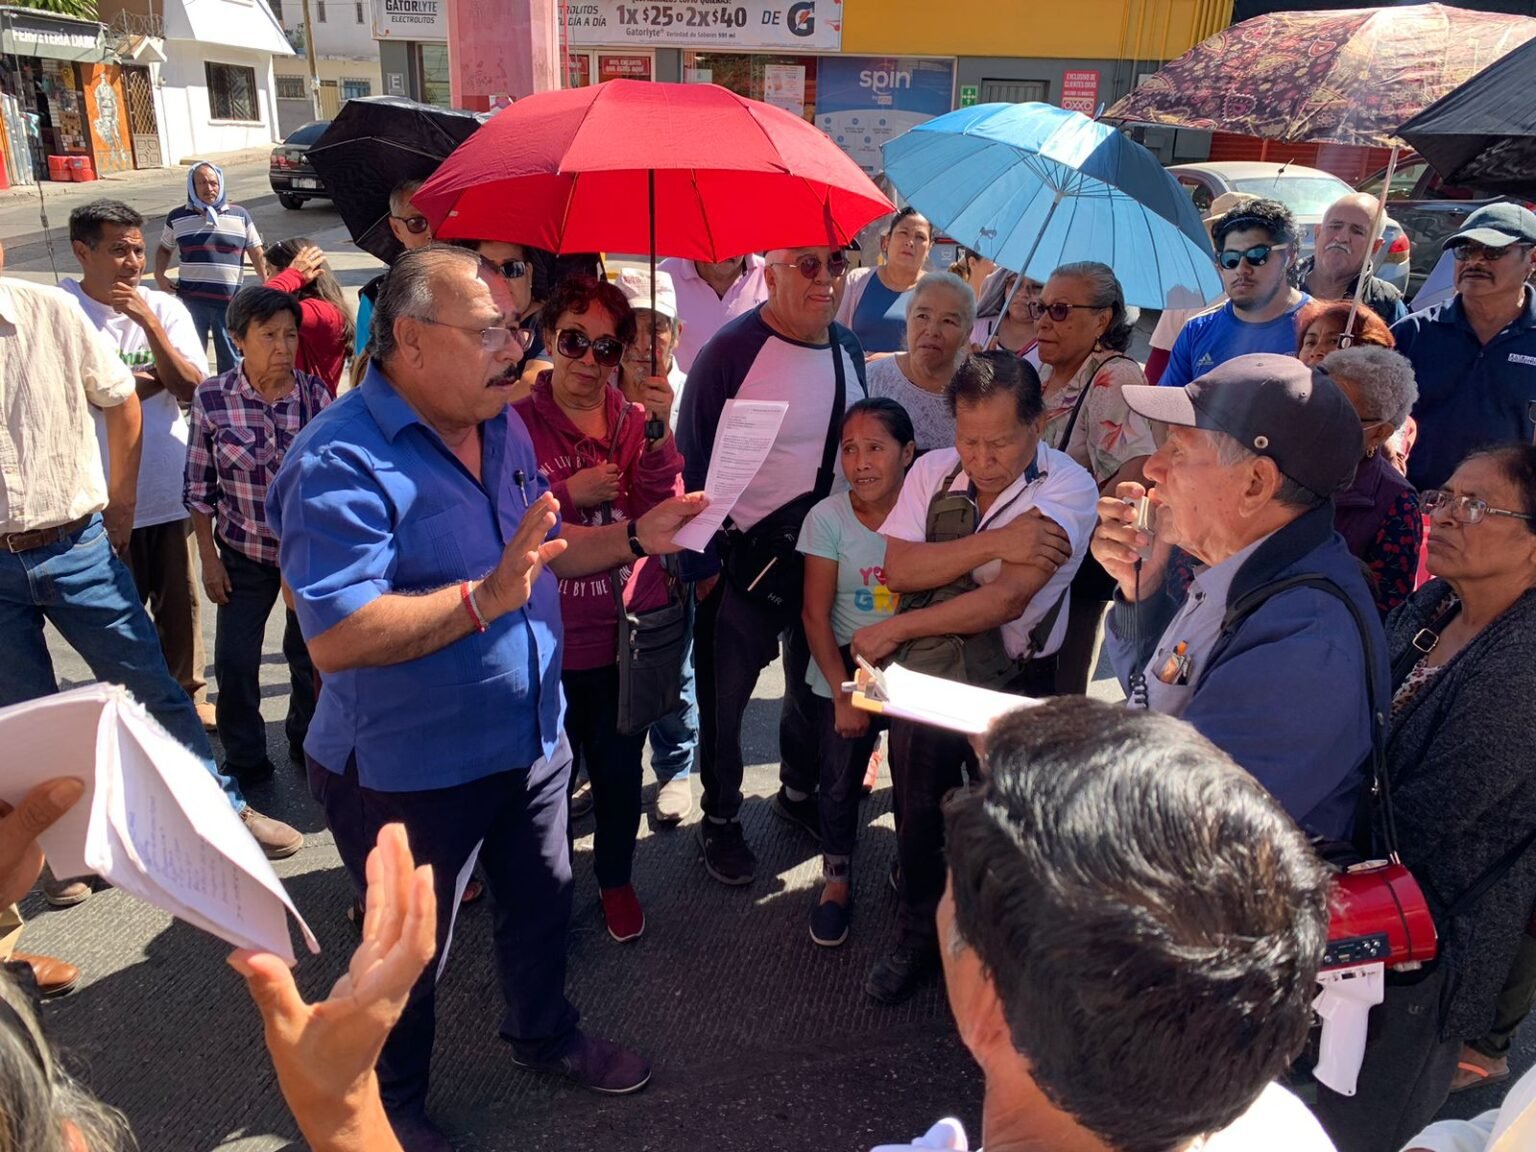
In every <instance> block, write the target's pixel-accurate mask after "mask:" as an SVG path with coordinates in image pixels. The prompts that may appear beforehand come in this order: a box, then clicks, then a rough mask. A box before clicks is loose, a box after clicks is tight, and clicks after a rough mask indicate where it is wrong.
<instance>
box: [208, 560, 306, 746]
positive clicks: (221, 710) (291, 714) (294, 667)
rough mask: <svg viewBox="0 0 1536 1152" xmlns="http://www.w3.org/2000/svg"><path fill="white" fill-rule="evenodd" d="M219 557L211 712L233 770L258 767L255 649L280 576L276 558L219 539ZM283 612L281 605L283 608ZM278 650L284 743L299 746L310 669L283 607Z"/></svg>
mask: <svg viewBox="0 0 1536 1152" xmlns="http://www.w3.org/2000/svg"><path fill="white" fill-rule="evenodd" d="M219 557H220V559H222V560H223V561H224V570H225V571H226V572H228V573H229V584H230V593H229V603H228V604H220V605H218V606H217V613H218V615H217V618H216V628H215V632H214V639H213V674H214V677H215V678H216V679H217V680H218V682H219V698H218V700H217V701H216V702H215V705H214V716H215V718H216V719H217V721H218V725H219V740H220V742H221V743H222V744H223V745H224V761H225V763H226V764H228V765H229V767H230V768H231V769H233V770H235V771H236V772H239V771H241V770H244V769H252V768H260V767H261V766H262V764H264V763H265V762H266V760H267V725H266V722H265V721H264V720H262V718H261V652H262V645H263V641H264V639H265V637H266V631H267V617H269V616H270V615H272V607H273V605H275V604H276V603H277V601H278V598H279V597H281V596H282V592H283V577H282V573H281V572H280V571H279V570H278V567H277V565H276V564H263V563H261V562H260V561H258V560H252V559H251V558H250V557H249V556H247V555H245V554H244V553H243V552H240V551H239V550H238V549H235V548H231V547H230V546H229V545H228V544H226V543H224V541H222V540H220V541H219ZM284 611H285V612H287V609H286V608H285V609H284ZM283 656H284V658H285V659H286V660H287V661H288V684H289V693H288V719H287V722H286V724H285V728H286V731H287V736H288V745H289V747H291V748H293V749H294V750H295V751H298V750H300V749H302V748H303V747H304V737H305V736H306V735H307V734H308V733H309V722H310V720H311V719H312V718H313V717H314V715H315V669H314V665H312V664H311V663H310V661H309V649H308V648H307V647H305V645H304V635H303V633H301V632H300V631H299V618H298V617H297V616H295V615H294V614H293V613H292V612H287V624H286V626H285V627H284V629H283Z"/></svg>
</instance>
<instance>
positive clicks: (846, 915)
mask: <svg viewBox="0 0 1536 1152" xmlns="http://www.w3.org/2000/svg"><path fill="white" fill-rule="evenodd" d="M852 915H853V902H852V901H851V900H850V901H849V902H848V903H847V904H839V903H838V902H837V901H836V900H823V901H821V902H820V903H818V904H817V905H816V907H814V908H812V909H811V942H812V943H813V944H820V945H821V946H822V947H823V948H836V947H837V946H838V945H839V944H841V943H843V941H845V940H847V939H848V921H849V920H850V919H851V918H852Z"/></svg>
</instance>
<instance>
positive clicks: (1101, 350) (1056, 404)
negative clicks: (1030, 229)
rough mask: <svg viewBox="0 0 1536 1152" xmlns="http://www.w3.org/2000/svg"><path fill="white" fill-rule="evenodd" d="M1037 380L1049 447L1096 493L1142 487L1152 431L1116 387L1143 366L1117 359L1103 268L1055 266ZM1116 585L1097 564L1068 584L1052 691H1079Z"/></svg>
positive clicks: (1124, 323) (1113, 286) (1114, 318)
mask: <svg viewBox="0 0 1536 1152" xmlns="http://www.w3.org/2000/svg"><path fill="white" fill-rule="evenodd" d="M1039 325H1040V340H1039V355H1040V361H1041V369H1040V379H1041V382H1042V387H1043V389H1044V392H1045V435H1044V439H1045V442H1046V443H1047V444H1049V445H1050V446H1051V447H1053V448H1055V449H1056V450H1057V451H1058V452H1065V453H1066V454H1067V455H1068V456H1070V457H1072V459H1074V460H1076V461H1077V462H1078V463H1079V464H1081V465H1082V466H1083V467H1084V468H1086V469H1088V471H1089V472H1090V473H1092V475H1093V480H1094V483H1095V484H1097V485H1098V486H1099V491H1100V492H1110V493H1112V492H1114V490H1115V486H1116V485H1117V484H1120V483H1122V482H1125V481H1136V482H1138V483H1140V482H1141V481H1142V479H1143V477H1142V473H1141V466H1142V463H1143V462H1144V461H1145V460H1146V458H1147V457H1148V456H1150V455H1152V453H1153V452H1155V451H1157V441H1156V440H1155V439H1153V436H1152V426H1151V424H1149V423H1148V422H1147V421H1146V419H1144V418H1143V417H1141V416H1138V415H1137V414H1136V413H1134V412H1132V411H1131V410H1130V409H1129V408H1128V407H1126V403H1125V398H1124V394H1123V393H1122V392H1121V389H1122V388H1124V387H1125V385H1127V384H1133V385H1134V384H1143V383H1145V378H1144V377H1143V376H1142V373H1141V365H1139V364H1137V363H1136V361H1134V360H1132V359H1131V358H1130V357H1129V356H1127V355H1126V354H1125V350H1126V349H1127V348H1129V347H1130V344H1131V332H1132V327H1131V323H1130V320H1129V316H1128V314H1127V312H1126V307H1125V292H1124V291H1123V290H1122V289H1121V287H1120V281H1119V280H1118V279H1116V278H1115V274H1114V272H1113V271H1112V270H1111V269H1110V267H1109V266H1108V265H1107V264H1099V263H1096V262H1094V261H1091V260H1088V261H1082V262H1080V263H1076V264H1063V265H1062V266H1061V267H1060V268H1058V269H1056V271H1055V272H1052V273H1051V278H1050V279H1049V280H1047V281H1046V283H1045V288H1044V289H1043V290H1042V291H1041V293H1040V322H1039ZM1114 592H1115V585H1114V581H1112V580H1111V579H1110V578H1109V576H1108V575H1107V574H1106V573H1105V571H1104V569H1103V568H1102V567H1101V566H1100V565H1098V564H1084V565H1083V566H1082V567H1081V568H1079V569H1078V570H1077V576H1076V577H1075V578H1074V579H1073V581H1072V599H1071V607H1070V610H1069V614H1068V617H1067V636H1066V639H1065V640H1064V641H1062V645H1061V652H1060V655H1059V656H1058V657H1057V670H1056V691H1057V692H1060V693H1063V694H1066V693H1079V694H1081V693H1084V692H1087V691H1088V680H1089V678H1090V677H1091V676H1092V675H1093V667H1094V659H1093V656H1094V646H1095V643H1096V641H1097V638H1098V629H1099V621H1100V619H1101V618H1102V617H1103V615H1104V608H1105V606H1106V605H1108V603H1109V601H1110V599H1111V598H1112V597H1113V596H1114Z"/></svg>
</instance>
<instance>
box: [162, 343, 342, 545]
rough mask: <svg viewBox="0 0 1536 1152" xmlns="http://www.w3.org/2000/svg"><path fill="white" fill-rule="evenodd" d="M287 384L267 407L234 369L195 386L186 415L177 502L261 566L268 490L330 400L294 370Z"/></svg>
mask: <svg viewBox="0 0 1536 1152" xmlns="http://www.w3.org/2000/svg"><path fill="white" fill-rule="evenodd" d="M293 380H294V384H295V385H296V387H295V388H294V390H293V391H292V392H290V393H288V395H286V396H284V397H283V398H282V399H280V400H278V401H277V402H276V403H275V404H268V403H267V401H266V400H264V399H262V396H261V393H259V392H257V391H256V389H254V388H252V387H251V385H250V382H249V381H247V380H246V378H245V371H244V366H243V365H242V364H237V365H236V366H235V367H233V368H231V369H230V370H229V371H228V372H225V373H224V374H223V375H222V376H214V377H212V378H210V379H208V380H204V381H203V382H202V383H201V384H199V385H198V386H197V392H196V394H195V395H194V396H193V397H192V409H191V412H190V414H189V417H190V419H189V424H190V427H189V435H188V442H187V478H186V486H185V488H184V489H183V499H184V501H185V503H186V505H187V507H188V508H190V509H191V510H192V511H194V512H201V513H203V514H204V515H206V516H211V517H213V521H214V530H215V531H216V532H217V533H218V536H219V538H220V539H221V540H223V541H224V543H226V544H228V545H229V546H230V547H231V548H233V549H235V551H237V552H239V553H241V554H242V555H244V556H247V557H249V558H250V559H252V560H255V561H257V562H259V563H262V564H273V565H275V564H276V563H277V537H276V536H274V535H273V534H272V530H271V529H270V528H269V527H267V489H268V488H269V487H270V486H271V484H272V478H273V477H274V476H276V475H277V469H278V466H279V465H281V464H282V462H283V456H284V455H285V454H286V453H287V451H288V446H289V445H290V444H292V443H293V438H294V437H295V436H297V435H298V434H299V429H301V428H303V427H304V425H306V424H308V423H309V422H310V421H311V420H313V419H314V418H315V416H316V415H317V414H318V413H319V412H320V410H321V409H322V408H324V407H325V406H326V405H327V404H329V403H330V402H331V397H330V393H328V392H327V391H326V389H325V385H324V384H323V383H321V382H320V381H319V380H318V379H316V378H315V377H313V376H307V375H305V374H304V373H302V372H300V371H298V370H297V369H295V370H294V373H293Z"/></svg>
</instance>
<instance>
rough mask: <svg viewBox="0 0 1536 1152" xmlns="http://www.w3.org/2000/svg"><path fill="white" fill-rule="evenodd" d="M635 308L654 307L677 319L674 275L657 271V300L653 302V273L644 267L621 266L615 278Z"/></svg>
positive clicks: (659, 311)
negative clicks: (673, 283) (673, 284)
mask: <svg viewBox="0 0 1536 1152" xmlns="http://www.w3.org/2000/svg"><path fill="white" fill-rule="evenodd" d="M614 283H616V284H617V285H618V286H619V291H620V292H622V293H624V299H626V300H628V301H629V302H630V304H631V306H633V307H635V308H651V307H654V308H655V309H656V311H657V312H658V313H660V314H661V315H663V316H667V317H669V318H671V319H673V320H676V319H677V289H675V288H674V287H673V286H672V276H671V274H670V273H667V272H657V273H656V302H655V304H654V305H653V304H652V303H651V274H650V273H649V272H647V271H646V270H645V269H644V268H620V269H619V275H618V277H617V278H616V279H615V280H614Z"/></svg>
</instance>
